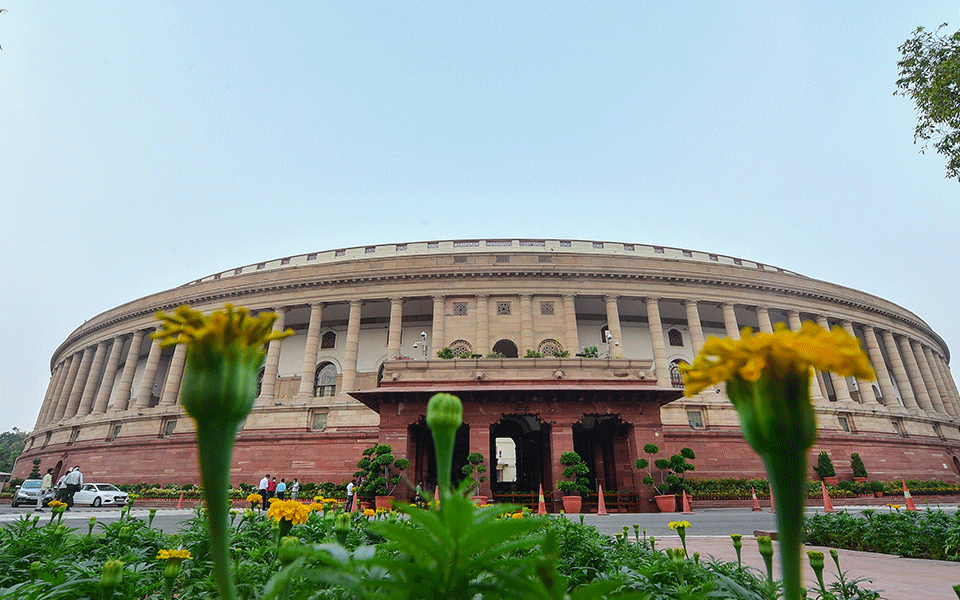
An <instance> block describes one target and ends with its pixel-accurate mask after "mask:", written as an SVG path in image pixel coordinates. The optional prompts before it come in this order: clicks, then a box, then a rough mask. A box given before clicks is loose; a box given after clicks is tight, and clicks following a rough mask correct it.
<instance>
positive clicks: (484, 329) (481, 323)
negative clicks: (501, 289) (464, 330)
mask: <svg viewBox="0 0 960 600" xmlns="http://www.w3.org/2000/svg"><path fill="white" fill-rule="evenodd" d="M489 352H490V296H488V295H487V294H479V295H477V354H480V355H481V356H486V355H487V354H488V353H489Z"/></svg>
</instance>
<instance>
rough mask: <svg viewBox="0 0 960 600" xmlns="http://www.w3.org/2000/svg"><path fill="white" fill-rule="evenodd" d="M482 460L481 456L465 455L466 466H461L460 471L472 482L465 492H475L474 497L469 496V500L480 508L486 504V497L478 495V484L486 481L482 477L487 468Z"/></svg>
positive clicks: (475, 453)
mask: <svg viewBox="0 0 960 600" xmlns="http://www.w3.org/2000/svg"><path fill="white" fill-rule="evenodd" d="M484 460H485V459H484V457H483V454H481V453H479V452H471V453H470V454H468V455H467V464H465V465H463V469H462V472H463V474H464V475H466V476H467V477H469V478H471V479H472V480H473V482H472V483H471V484H470V487H469V488H468V489H467V492H468V493H469V492H473V491H475V492H476V495H474V496H471V497H470V499H471V500H473V501H474V502H476V503H477V504H479V505H481V506H483V505H484V504H486V503H487V497H486V496H481V495H479V494H480V484H482V483H483V482H484V481H486V480H487V476H486V475H484V473H486V472H487V466H486V465H485V464H483V463H484Z"/></svg>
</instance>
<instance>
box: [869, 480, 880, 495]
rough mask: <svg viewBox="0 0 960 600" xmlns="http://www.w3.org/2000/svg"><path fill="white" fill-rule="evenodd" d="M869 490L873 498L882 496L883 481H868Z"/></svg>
mask: <svg viewBox="0 0 960 600" xmlns="http://www.w3.org/2000/svg"><path fill="white" fill-rule="evenodd" d="M870 491H872V492H873V496H874V498H883V482H881V481H871V482H870Z"/></svg>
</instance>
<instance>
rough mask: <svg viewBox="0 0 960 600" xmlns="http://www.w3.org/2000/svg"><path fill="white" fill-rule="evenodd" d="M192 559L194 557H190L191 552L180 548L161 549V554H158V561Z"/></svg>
mask: <svg viewBox="0 0 960 600" xmlns="http://www.w3.org/2000/svg"><path fill="white" fill-rule="evenodd" d="M192 558H193V557H192V556H191V555H190V551H189V550H187V549H186V548H179V549H176V550H166V549H161V550H160V552H158V553H157V560H170V559H175V560H190V559H192Z"/></svg>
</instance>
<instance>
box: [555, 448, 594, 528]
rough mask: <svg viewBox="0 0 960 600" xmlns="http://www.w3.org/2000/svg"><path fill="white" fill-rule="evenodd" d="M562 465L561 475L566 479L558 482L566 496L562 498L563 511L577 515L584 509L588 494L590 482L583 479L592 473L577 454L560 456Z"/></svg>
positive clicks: (569, 453)
mask: <svg viewBox="0 0 960 600" xmlns="http://www.w3.org/2000/svg"><path fill="white" fill-rule="evenodd" d="M560 464H561V465H563V466H564V469H563V471H561V473H560V475H561V476H563V477H566V479H564V480H561V481H558V482H557V489H558V490H560V491H561V492H564V493H565V494H566V495H564V496H561V498H560V499H561V500H562V501H563V510H564V511H565V512H567V513H571V514H576V513H579V512H580V509H581V508H582V507H583V494H586V493H587V492H588V491H589V489H588V488H587V483H588V480H587V478H586V477H583V476H584V475H586V474H587V473H589V472H590V468H589V467H587V465H586V463H584V462H583V459H582V458H580V455H579V454H577V453H576V452H564V453H563V454H561V455H560Z"/></svg>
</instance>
